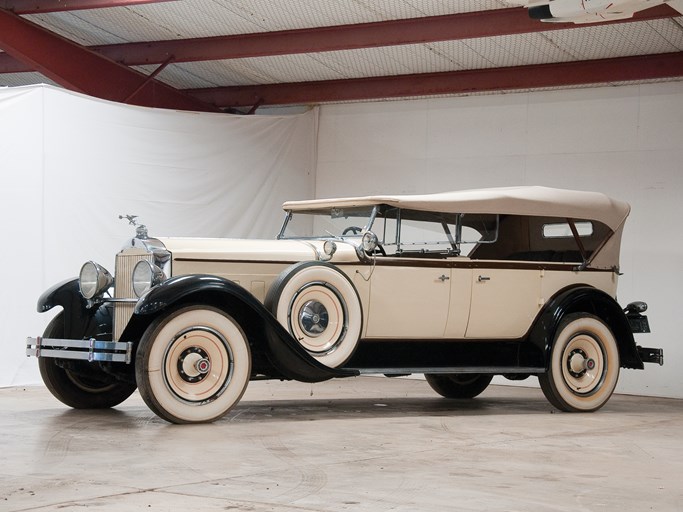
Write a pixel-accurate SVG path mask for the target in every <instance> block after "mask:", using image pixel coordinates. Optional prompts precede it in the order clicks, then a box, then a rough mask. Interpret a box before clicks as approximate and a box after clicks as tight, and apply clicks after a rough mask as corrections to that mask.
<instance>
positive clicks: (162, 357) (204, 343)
mask: <svg viewBox="0 0 683 512" xmlns="http://www.w3.org/2000/svg"><path fill="white" fill-rule="evenodd" d="M135 366H136V368H135V374H136V379H137V383H138V388H139V390H140V394H141V395H142V398H143V399H144V401H145V403H146V404H147V405H148V406H149V408H150V409H152V410H153V411H154V412H155V413H156V414H157V415H158V416H160V417H161V418H163V419H165V420H167V421H170V422H172V423H205V422H210V421H214V420H217V419H218V418H220V417H221V416H223V415H224V414H225V413H227V412H228V411H229V410H230V409H231V408H232V407H233V406H234V405H235V404H237V402H239V400H240V398H241V397H242V395H243V393H244V391H245V390H246V388H247V384H248V383H249V378H250V374H251V354H250V350H249V343H248V341H247V339H246V337H245V335H244V333H243V331H242V329H241V328H240V327H239V325H238V324H237V322H236V321H235V320H234V319H233V318H232V317H230V316H229V315H227V314H226V313H224V312H223V311H221V310H219V309H215V308H211V307H206V306H188V307H184V308H182V309H178V310H176V311H174V312H173V313H171V314H169V315H168V316H164V317H161V318H159V319H157V320H155V321H154V322H153V323H152V325H150V327H149V328H148V329H147V331H146V332H145V334H144V335H143V336H142V339H141V340H140V346H139V347H138V351H137V355H136V361H135Z"/></svg>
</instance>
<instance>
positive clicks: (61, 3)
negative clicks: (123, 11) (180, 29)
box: [0, 0, 176, 14]
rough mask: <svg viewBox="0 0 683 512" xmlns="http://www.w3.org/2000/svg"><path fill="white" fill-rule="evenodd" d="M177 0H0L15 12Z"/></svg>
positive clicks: (119, 5)
mask: <svg viewBox="0 0 683 512" xmlns="http://www.w3.org/2000/svg"><path fill="white" fill-rule="evenodd" d="M174 1H176V0H0V9H5V10H6V11H11V12H13V13H14V14H40V13H44V12H63V11H80V10H84V9H103V8H106V7H130V6H133V5H140V4H154V3H158V2H174Z"/></svg>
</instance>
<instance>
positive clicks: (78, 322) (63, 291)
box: [37, 278, 111, 339]
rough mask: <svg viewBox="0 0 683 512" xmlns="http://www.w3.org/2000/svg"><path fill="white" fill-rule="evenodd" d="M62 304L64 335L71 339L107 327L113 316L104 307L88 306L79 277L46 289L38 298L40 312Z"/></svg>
mask: <svg viewBox="0 0 683 512" xmlns="http://www.w3.org/2000/svg"><path fill="white" fill-rule="evenodd" d="M55 306H61V307H62V309H63V310H64V335H65V336H66V337H67V338H69V339H83V338H85V337H89V336H93V335H94V334H96V333H99V332H101V331H103V329H104V331H106V330H107V329H108V330H109V331H111V329H110V325H111V318H110V317H109V315H108V312H107V311H106V310H105V309H104V308H97V307H92V308H89V307H88V301H87V300H86V299H84V298H83V295H81V292H80V290H79V287H78V278H74V279H67V280H66V281H62V282H61V283H57V284H55V285H54V286H51V287H50V288H48V289H47V290H45V291H44V292H43V293H42V294H41V296H40V297H39V298H38V304H37V309H38V312H39V313H44V312H46V311H49V310H51V309H52V308H54V307H55Z"/></svg>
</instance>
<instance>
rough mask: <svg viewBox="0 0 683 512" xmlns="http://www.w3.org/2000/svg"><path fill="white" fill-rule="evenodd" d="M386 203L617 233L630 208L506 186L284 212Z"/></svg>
mask: <svg viewBox="0 0 683 512" xmlns="http://www.w3.org/2000/svg"><path fill="white" fill-rule="evenodd" d="M379 204H386V205H388V206H394V207H397V208H405V209H409V210H421V211H436V212H445V213H500V214H508V215H534V216H544V217H546V216H548V217H560V218H571V219H587V220H597V221H600V222H602V223H603V224H606V225H607V226H608V227H609V228H610V229H611V230H612V231H614V232H617V231H619V230H620V228H621V227H622V226H623V223H624V221H625V220H626V217H628V214H629V212H630V210H631V207H630V206H629V205H628V203H625V202H623V201H618V200H616V199H612V198H610V197H608V196H606V195H605V194H601V193H599V192H582V191H578V190H564V189H558V188H548V187H537V186H533V187H506V188H487V189H478V190H459V191H454V192H440V193H436V194H421V195H387V196H366V197H345V198H337V199H313V200H310V201H288V202H286V203H285V204H284V205H283V208H284V209H285V210H287V211H294V212H296V211H305V210H317V209H326V208H333V207H338V208H344V207H346V208H348V207H352V206H373V205H379Z"/></svg>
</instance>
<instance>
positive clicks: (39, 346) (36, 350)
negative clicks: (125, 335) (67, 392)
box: [26, 336, 133, 364]
mask: <svg viewBox="0 0 683 512" xmlns="http://www.w3.org/2000/svg"><path fill="white" fill-rule="evenodd" d="M132 354H133V343H131V342H128V343H123V342H120V341H100V340H96V339H94V338H90V339H88V340H63V339H55V338H42V337H40V336H38V337H37V338H26V355H27V356H35V357H54V358H59V359H77V360H80V361H88V362H93V361H108V362H112V363H126V364H130V363H131V361H132Z"/></svg>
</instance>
